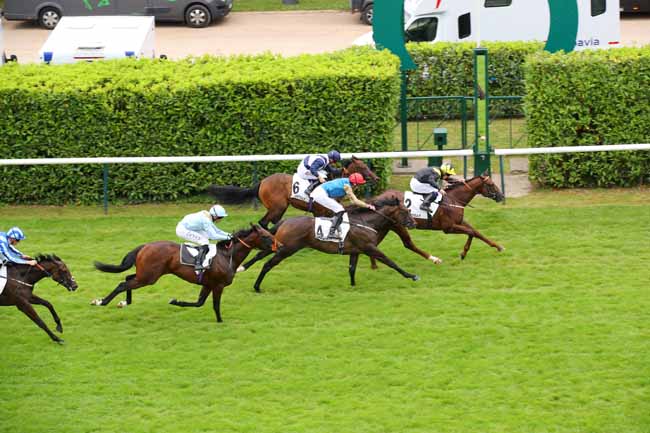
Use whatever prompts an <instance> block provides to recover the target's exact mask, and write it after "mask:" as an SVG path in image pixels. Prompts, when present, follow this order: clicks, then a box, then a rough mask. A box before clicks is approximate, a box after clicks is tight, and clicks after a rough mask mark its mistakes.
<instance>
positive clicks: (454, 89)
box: [407, 42, 544, 118]
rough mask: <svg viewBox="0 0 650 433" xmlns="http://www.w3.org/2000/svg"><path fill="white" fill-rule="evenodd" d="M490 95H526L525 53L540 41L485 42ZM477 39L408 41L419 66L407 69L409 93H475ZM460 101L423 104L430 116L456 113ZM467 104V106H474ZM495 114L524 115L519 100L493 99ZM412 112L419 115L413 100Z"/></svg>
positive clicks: (536, 47)
mask: <svg viewBox="0 0 650 433" xmlns="http://www.w3.org/2000/svg"><path fill="white" fill-rule="evenodd" d="M484 46H485V47H487V48H488V60H489V65H488V72H489V77H490V79H491V83H490V95H491V96H513V95H514V96H518V95H522V96H523V95H524V93H525V90H526V89H525V85H524V73H523V65H524V62H525V60H526V57H527V56H528V55H530V54H532V53H535V52H539V51H542V50H543V49H544V44H542V43H540V42H486V43H485V44H484ZM475 47H476V44H474V43H442V42H441V43H436V44H430V43H426V42H423V43H409V44H407V49H408V51H409V53H410V54H411V57H412V58H413V60H414V61H415V63H416V64H417V65H418V68H417V69H416V70H414V71H409V73H408V87H407V88H408V90H407V92H408V96H410V97H412V96H440V95H454V96H472V95H473V94H474V72H473V71H474V48H475ZM459 104H460V103H459V102H442V101H438V102H432V103H425V104H422V108H423V109H422V112H423V113H426V116H428V117H457V116H458V114H459V113H460V108H459V107H460V105H459ZM471 105H472V104H468V110H469V111H471V110H472V106H471ZM490 105H491V109H490V112H491V113H492V115H493V116H494V115H498V114H507V115H522V114H523V109H522V103H521V102H519V101H510V102H505V101H494V102H491V103H490ZM409 116H410V117H411V118H414V117H418V113H417V112H416V109H415V106H414V104H411V106H410V107H409Z"/></svg>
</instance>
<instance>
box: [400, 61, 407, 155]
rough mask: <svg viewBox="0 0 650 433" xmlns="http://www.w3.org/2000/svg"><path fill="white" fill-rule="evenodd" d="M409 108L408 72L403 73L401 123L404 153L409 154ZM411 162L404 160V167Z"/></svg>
mask: <svg viewBox="0 0 650 433" xmlns="http://www.w3.org/2000/svg"><path fill="white" fill-rule="evenodd" d="M407 109H408V106H407V104H406V71H402V96H401V97H400V121H401V123H402V151H403V152H407V151H408V150H409V144H408V130H407V123H408V113H407ZM408 165H409V161H408V159H406V158H402V167H408Z"/></svg>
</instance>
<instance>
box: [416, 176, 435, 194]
mask: <svg viewBox="0 0 650 433" xmlns="http://www.w3.org/2000/svg"><path fill="white" fill-rule="evenodd" d="M410 187H411V191H413V192H416V193H418V194H431V193H432V192H436V191H438V188H436V187H433V186H431V185H429V184H428V183H422V182H420V181H419V180H417V179H416V178H414V177H413V178H411V183H410Z"/></svg>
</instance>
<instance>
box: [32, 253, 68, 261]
mask: <svg viewBox="0 0 650 433" xmlns="http://www.w3.org/2000/svg"><path fill="white" fill-rule="evenodd" d="M34 260H36V261H37V262H39V263H40V262H60V261H62V260H61V259H60V258H59V257H58V256H57V255H56V254H38V255H37V256H36V257H34Z"/></svg>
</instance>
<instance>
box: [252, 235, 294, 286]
mask: <svg viewBox="0 0 650 433" xmlns="http://www.w3.org/2000/svg"><path fill="white" fill-rule="evenodd" d="M297 251H298V249H289V248H287V247H286V246H284V247H281V248H279V249H278V251H277V252H276V253H275V255H274V256H273V257H271V258H270V259H269V260H268V261H267V262H266V263H264V266H263V267H262V270H261V271H260V274H259V275H258V276H257V279H256V280H255V284H254V285H253V287H254V288H255V291H256V292H257V293H260V292H262V289H261V285H262V281H263V280H264V276H265V275H266V274H267V272H269V271H270V270H271V269H272V268H273V267H275V266H276V265H278V264H279V263H280V262H281V261H282V260H284V259H286V258H287V257H289V256H291V255H293V254H295V253H296V252H297Z"/></svg>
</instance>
